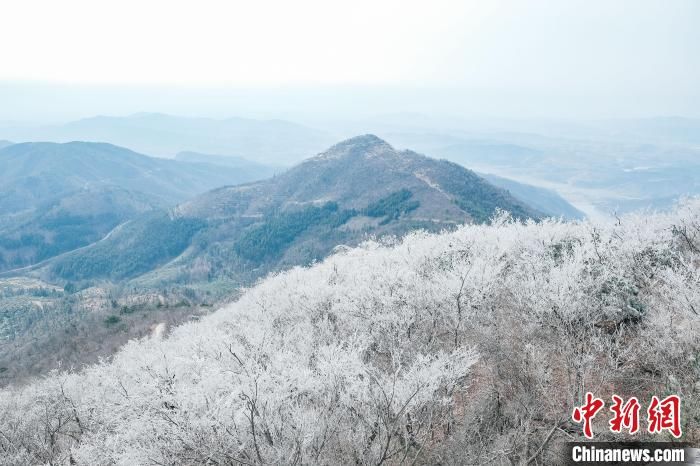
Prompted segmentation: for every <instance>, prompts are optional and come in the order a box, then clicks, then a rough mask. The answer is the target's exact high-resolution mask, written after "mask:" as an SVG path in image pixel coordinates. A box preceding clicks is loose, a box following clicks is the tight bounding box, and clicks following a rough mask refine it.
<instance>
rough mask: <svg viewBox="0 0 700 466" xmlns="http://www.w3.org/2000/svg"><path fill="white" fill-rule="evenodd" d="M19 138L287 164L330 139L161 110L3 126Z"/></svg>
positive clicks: (295, 128)
mask: <svg viewBox="0 0 700 466" xmlns="http://www.w3.org/2000/svg"><path fill="white" fill-rule="evenodd" d="M7 131H8V132H7V134H5V133H3V134H0V137H7V138H9V139H13V140H19V141H56V142H68V141H74V140H81V141H104V142H108V143H111V144H115V145H118V146H123V147H128V148H130V149H132V150H135V151H138V152H143V153H145V154H151V155H156V156H160V157H173V156H174V155H175V154H177V153H178V152H181V151H184V150H191V151H196V152H201V153H205V154H237V155H241V156H243V157H246V158H248V159H250V160H255V161H258V162H261V163H270V164H291V163H295V162H298V161H299V160H301V159H302V158H303V157H305V156H306V155H308V154H313V153H317V152H319V151H320V150H322V149H323V148H324V147H326V146H327V145H328V144H331V143H332V139H331V138H330V137H329V136H328V135H327V134H326V133H324V132H322V131H319V130H316V129H313V128H309V127H306V126H303V125H300V124H296V123H292V122H288V121H284V120H255V119H247V118H227V119H213V118H190V117H179V116H174V115H166V114H162V113H137V114H134V115H129V116H125V117H117V116H96V117H92V118H85V119H82V120H77V121H72V122H69V123H66V124H64V125H56V126H45V127H34V128H19V129H16V130H7Z"/></svg>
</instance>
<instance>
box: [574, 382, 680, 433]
mask: <svg viewBox="0 0 700 466" xmlns="http://www.w3.org/2000/svg"><path fill="white" fill-rule="evenodd" d="M612 400H613V404H612V406H610V411H612V413H613V417H612V419H610V421H609V422H608V424H609V426H610V431H611V432H617V433H621V432H622V431H623V429H627V430H628V431H629V433H630V434H636V433H637V432H638V431H639V411H640V410H641V405H640V404H639V400H638V399H637V398H636V397H631V398H630V399H629V400H627V402H624V400H623V399H622V398H620V397H619V396H617V395H613V396H612ZM623 402H624V403H623ZM603 406H605V402H604V401H603V400H602V399H600V398H596V397H594V396H593V394H592V393H591V392H588V393H586V403H585V404H584V405H583V406H577V407H575V408H574V412H573V414H572V415H571V417H572V419H573V420H574V422H576V423H581V422H582V423H583V435H585V436H586V437H587V438H589V439H592V438H593V429H592V423H593V418H594V417H595V416H596V414H598V412H599V411H600V410H601V409H603ZM647 421H648V427H647V430H648V431H649V433H651V434H659V433H661V432H663V431H664V430H666V431H668V432H670V433H671V435H673V436H674V437H676V438H679V437H680V436H681V435H682V434H683V432H682V430H681V399H680V397H679V396H678V395H670V396H667V397H666V398H664V399H663V400H659V397H657V396H652V397H651V402H650V403H649V408H648V409H647Z"/></svg>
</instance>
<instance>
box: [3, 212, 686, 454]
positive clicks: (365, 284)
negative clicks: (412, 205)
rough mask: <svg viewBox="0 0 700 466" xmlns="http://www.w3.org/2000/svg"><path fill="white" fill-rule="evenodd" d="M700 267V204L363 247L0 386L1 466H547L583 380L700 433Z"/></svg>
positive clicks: (567, 429) (565, 434) (496, 225)
mask: <svg viewBox="0 0 700 466" xmlns="http://www.w3.org/2000/svg"><path fill="white" fill-rule="evenodd" d="M699 269H700V201H688V202H686V203H684V204H682V205H681V206H679V207H678V208H677V209H676V210H675V211H674V212H671V213H667V214H649V215H631V216H627V217H624V218H622V219H621V220H620V222H618V223H616V224H593V223H588V222H577V223H565V222H560V221H555V220H547V221H542V222H539V223H535V222H530V223H519V222H514V221H512V220H510V219H509V218H508V217H507V216H506V215H500V216H498V217H497V218H495V219H494V220H493V221H492V223H491V225H488V226H486V225H481V226H477V225H471V226H464V227H460V228H459V229H457V230H456V231H454V232H450V233H444V234H440V235H432V234H426V233H422V232H417V233H413V234H411V235H409V236H408V237H406V238H404V239H403V240H396V239H393V240H392V239H385V240H382V241H370V242H367V243H365V244H363V245H362V246H361V247H359V248H355V249H342V250H339V251H338V252H337V253H336V254H335V255H334V256H332V257H330V258H328V259H327V260H325V261H324V262H322V263H319V264H315V265H313V266H312V267H309V268H295V269H293V270H290V271H287V272H285V273H281V274H278V275H276V276H272V277H269V278H267V279H265V280H263V281H261V282H260V283H259V284H258V285H256V286H255V287H253V288H251V289H249V290H246V291H245V293H243V294H242V297H241V298H240V299H239V300H238V301H237V302H235V303H233V304H231V305H230V306H228V307H226V308H224V309H221V310H219V311H217V312H215V313H214V314H212V315H210V316H208V317H207V318H204V319H202V320H200V321H198V322H196V323H189V324H186V325H183V326H181V327H178V328H176V329H174V330H173V331H172V333H171V334H170V335H169V336H167V337H166V338H150V339H146V340H142V341H132V342H130V343H129V344H128V345H127V346H126V347H124V348H123V349H122V350H121V351H120V352H119V353H118V354H117V355H115V356H114V358H113V359H112V360H111V361H105V362H103V363H101V364H98V365H95V366H90V367H86V368H84V369H82V370H81V371H79V372H64V373H53V374H51V375H50V376H47V377H45V378H42V379H40V380H36V381H34V382H33V383H31V384H28V385H25V386H18V387H12V388H8V389H6V390H3V391H1V392H0V458H2V460H1V461H4V462H5V463H6V464H13V465H14V464H86V465H99V464H123V465H140V464H163V465H165V464H168V465H171V464H268V463H269V464H348V463H355V464H415V463H418V464H427V463H431V464H434V463H443V464H449V463H454V464H528V463H530V464H534V463H537V464H556V463H557V462H558V461H557V459H558V457H557V455H558V454H559V447H558V443H559V442H562V441H565V440H567V439H571V438H578V437H580V436H581V431H580V426H578V425H575V424H572V423H571V422H569V416H570V413H571V409H572V407H573V406H574V405H578V404H580V402H581V400H582V397H583V395H584V394H585V393H586V391H593V392H595V393H596V394H597V395H598V396H602V397H606V396H608V395H610V394H612V393H617V394H620V395H626V396H629V395H635V396H637V397H639V398H640V399H642V398H647V395H648V394H651V393H659V394H661V393H664V392H674V393H678V394H679V395H681V397H682V398H683V400H684V403H685V404H684V426H683V427H684V432H685V436H686V437H685V438H686V439H687V440H690V441H692V440H693V439H695V440H697V439H698V436H699V435H700V434H699V433H698V423H699V418H700V407H699V406H698V402H697V400H698V398H700V397H698V395H699V392H700V383H699V381H700V364H698V355H699V354H700V341H699V335H700V332H699V331H698V330H699V329H698V324H699V322H700V320H699V319H700V318H699V316H698V312H700V270H699ZM596 421H600V423H601V425H597V426H596V427H597V429H596V432H597V433H599V434H600V435H599V436H600V437H601V438H605V436H606V434H605V433H604V432H605V431H606V430H607V429H606V428H605V426H604V424H603V423H604V422H605V420H604V419H600V420H599V419H596ZM607 435H608V436H609V435H610V434H607Z"/></svg>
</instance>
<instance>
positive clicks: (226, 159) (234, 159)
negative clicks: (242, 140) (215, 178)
mask: <svg viewBox="0 0 700 466" xmlns="http://www.w3.org/2000/svg"><path fill="white" fill-rule="evenodd" d="M175 160H179V161H181V162H190V163H206V164H209V165H221V166H224V167H230V168H236V169H238V170H243V171H245V172H246V173H250V174H255V176H256V177H257V178H267V177H268V176H272V175H273V174H275V173H277V172H280V171H282V169H281V168H274V167H273V166H270V165H264V164H261V163H257V162H253V161H251V160H248V159H246V158H243V157H239V156H235V155H218V154H202V153H200V152H192V151H182V152H178V153H177V154H175Z"/></svg>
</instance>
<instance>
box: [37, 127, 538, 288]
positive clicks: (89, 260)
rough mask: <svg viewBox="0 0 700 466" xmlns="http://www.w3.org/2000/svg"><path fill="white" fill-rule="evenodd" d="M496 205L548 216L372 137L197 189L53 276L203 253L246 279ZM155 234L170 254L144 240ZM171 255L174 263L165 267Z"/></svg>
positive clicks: (149, 266)
mask: <svg viewBox="0 0 700 466" xmlns="http://www.w3.org/2000/svg"><path fill="white" fill-rule="evenodd" d="M497 209H501V210H505V211H508V212H511V213H512V215H513V216H514V217H516V218H521V219H525V218H529V217H533V218H539V217H541V216H542V214H540V213H539V212H536V211H535V210H533V209H531V208H530V207H528V206H527V205H525V204H524V203H522V202H521V201H519V200H517V199H516V198H514V197H513V196H512V195H510V194H509V193H508V192H507V191H504V190H502V189H500V188H496V187H494V186H493V185H491V184H489V183H488V182H487V181H485V180H484V179H483V178H481V177H479V176H477V175H476V174H474V173H473V172H471V171H469V170H467V169H465V168H463V167H461V166H459V165H456V164H453V163H450V162H447V161H439V160H434V159H430V158H428V157H426V156H423V155H419V154H416V153H414V152H410V151H401V152H399V151H396V150H395V149H394V148H393V147H391V146H390V145H389V144H387V143H386V142H385V141H382V140H381V139H379V138H377V137H376V136H372V135H365V136H359V137H356V138H352V139H349V140H347V141H343V142H341V143H339V144H336V145H335V146H333V147H331V148H330V149H328V150H327V151H325V152H323V153H322V154H319V155H318V156H316V157H312V158H310V159H307V160H306V161H305V162H302V163H301V164H299V165H297V166H296V167H294V168H292V169H289V170H288V171H286V172H284V173H282V174H280V175H276V176H274V177H272V178H269V179H266V180H262V181H258V182H253V183H248V184H243V185H238V186H230V187H223V188H219V189H215V190H213V191H210V192H208V193H205V194H203V195H201V196H198V197H195V198H194V199H193V200H191V201H187V202H185V203H183V204H180V205H178V206H177V207H175V208H174V209H172V210H171V211H170V212H169V213H168V214H167V216H166V215H164V214H163V215H161V218H162V221H158V222H156V223H152V224H151V226H148V225H147V223H148V222H152V218H153V217H152V216H151V217H144V219H142V220H139V221H137V222H134V223H132V224H131V225H130V226H129V227H128V228H125V229H123V230H120V231H119V232H118V233H116V234H115V235H113V237H111V238H110V239H109V241H105V242H103V243H101V244H100V245H96V246H95V247H94V248H88V249H87V250H82V251H80V252H78V253H76V254H75V255H68V256H67V257H62V258H61V259H60V260H59V261H56V263H53V264H51V265H50V266H49V267H47V268H45V272H46V273H48V275H45V276H48V277H57V278H59V279H64V280H72V281H76V280H90V279H94V278H108V279H125V278H134V277H136V276H138V275H142V274H144V273H152V276H151V277H147V278H146V279H147V280H150V279H154V280H162V277H164V276H171V277H172V276H178V277H181V276H182V273H185V272H187V270H191V265H192V263H193V262H195V261H196V262H198V263H199V264H200V265H201V267H202V268H204V269H206V274H205V276H206V281H211V280H216V279H220V278H227V279H231V278H233V279H234V280H236V281H242V282H243V283H246V282H249V281H250V280H252V279H255V278H257V277H259V276H261V275H264V274H265V273H267V272H269V271H272V270H277V269H279V268H285V267H289V266H293V265H299V264H306V263H310V262H311V261H313V260H319V259H321V258H323V257H325V256H326V255H327V254H328V253H329V252H330V251H331V250H332V249H333V248H334V247H335V246H337V245H339V244H346V245H348V244H349V245H352V244H357V243H358V242H359V241H361V240H362V239H363V238H365V237H367V235H377V236H381V235H386V234H397V235H402V234H405V233H407V232H408V231H411V230H413V229H426V230H430V231H439V230H441V229H445V228H454V227H455V226H456V225H458V224H462V223H465V222H474V221H476V222H484V221H487V220H488V219H489V218H490V217H491V216H492V215H493V214H494V213H495V212H496V210H497ZM154 238H157V240H156V241H157V242H158V244H160V245H161V246H162V247H160V248H158V249H157V250H159V251H161V252H162V254H152V250H150V249H149V251H145V250H144V248H143V247H141V245H146V244H149V245H150V244H152V243H153V241H154ZM169 243H172V244H169ZM124 244H128V245H129V246H128V247H125V246H124ZM141 251H142V252H143V253H141ZM181 253H184V254H183V256H182V257H180V258H179V259H178V260H176V261H173V262H170V261H171V259H174V258H175V257H177V256H179V255H180V254H181ZM166 263H167V267H168V268H169V270H168V271H163V270H159V268H160V267H161V266H163V265H164V264H166ZM153 274H154V275H153ZM188 281H191V280H188Z"/></svg>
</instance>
